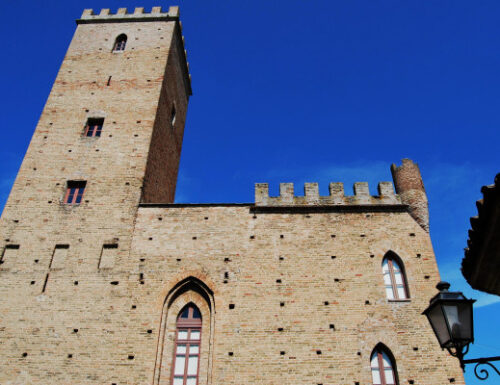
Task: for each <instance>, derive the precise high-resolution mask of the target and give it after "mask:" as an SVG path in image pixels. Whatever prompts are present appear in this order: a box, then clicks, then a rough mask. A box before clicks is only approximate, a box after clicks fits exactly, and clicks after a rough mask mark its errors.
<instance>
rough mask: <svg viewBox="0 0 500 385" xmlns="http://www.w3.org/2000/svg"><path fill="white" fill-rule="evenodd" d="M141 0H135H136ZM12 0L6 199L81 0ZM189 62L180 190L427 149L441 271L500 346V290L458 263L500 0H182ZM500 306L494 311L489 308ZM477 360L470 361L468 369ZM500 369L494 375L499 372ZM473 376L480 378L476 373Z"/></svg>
mask: <svg viewBox="0 0 500 385" xmlns="http://www.w3.org/2000/svg"><path fill="white" fill-rule="evenodd" d="M136 1H137V0H136ZM141 1H142V2H140V3H137V2H131V1H128V0H127V1H125V0H123V1H120V2H117V1H115V0H108V1H95V0H86V1H80V0H78V1H75V0H73V1H70V2H67V1H54V0H53V1H50V0H49V1H43V2H41V1H33V0H26V1H16V2H6V1H4V2H1V3H0V12H1V14H3V15H4V18H3V20H2V23H1V24H0V32H1V35H2V42H3V49H2V57H3V60H2V61H1V63H0V68H1V73H2V74H3V76H2V90H3V92H2V95H3V97H2V103H1V104H0V112H1V116H2V123H3V125H2V126H3V127H2V128H3V129H2V141H1V142H0V157H1V162H2V165H3V167H2V168H1V170H0V207H3V204H4V203H5V200H6V197H7V195H8V193H9V190H10V187H11V185H12V183H13V180H14V177H15V175H16V173H17V170H18V168H19V166H20V163H21V161H22V158H23V156H24V152H25V151H26V148H27V146H28V143H29V140H30V137H31V135H32V132H33V130H34V128H35V126H36V122H37V120H38V118H39V115H40V113H41V110H42V108H43V105H44V103H45V101H46V98H47V96H48V93H49V91H50V87H51V84H52V82H53V80H54V78H55V76H56V74H57V70H58V68H59V65H60V63H61V61H62V59H63V57H64V54H65V51H66V48H67V46H68V44H69V42H70V39H71V36H72V34H73V31H74V28H75V24H74V19H76V18H77V17H79V15H80V14H81V11H82V10H83V8H94V9H96V10H99V9H100V8H111V9H112V10H113V11H116V9H117V8H118V7H122V6H125V7H128V8H129V9H132V8H133V7H135V6H144V7H146V9H147V10H148V11H149V10H150V8H151V6H153V5H164V7H165V8H166V7H168V5H170V4H159V3H156V2H151V1H149V0H141ZM176 4H179V5H180V6H181V18H182V22H183V25H184V35H185V37H186V48H187V50H188V60H189V62H190V68H191V73H192V77H193V93H194V94H193V96H192V98H191V101H190V106H189V110H188V117H187V124H186V131H185V138H184V148H183V153H182V160H181V168H180V175H179V184H178V193H177V201H178V202H252V201H253V184H254V182H269V183H270V185H271V192H272V193H277V191H278V184H279V183H280V182H294V183H296V190H299V191H300V190H301V189H302V186H301V185H302V183H304V182H319V183H320V192H322V193H323V194H326V193H327V184H328V182H330V181H342V182H344V183H345V186H346V191H350V189H351V187H350V186H351V185H352V183H354V182H355V181H368V182H370V186H371V187H370V188H371V191H372V192H373V193H375V192H376V191H375V189H376V184H377V182H378V181H383V180H391V175H390V170H389V166H390V164H391V163H393V162H398V163H399V162H400V160H401V159H402V158H404V157H408V158H411V159H413V160H415V161H416V162H418V163H419V165H420V168H421V171H422V174H423V178H424V182H425V186H426V189H427V193H428V196H429V201H430V215H431V235H432V239H433V244H434V247H435V252H436V256H437V259H438V263H439V267H440V271H441V274H442V277H443V278H444V279H447V280H449V281H450V282H451V283H452V288H453V289H459V290H462V291H464V292H465V293H466V294H467V295H469V296H472V297H474V298H476V299H478V302H477V306H476V310H475V322H476V328H475V330H476V341H477V343H476V345H475V346H474V347H473V348H472V350H471V353H470V354H469V356H471V357H475V356H479V355H500V336H499V333H498V327H495V324H496V323H498V319H500V297H498V296H489V295H486V294H484V293H480V292H475V291H472V290H471V289H470V288H469V286H468V285H467V284H466V282H465V280H464V279H463V277H462V276H461V273H460V262H461V259H462V257H463V248H464V247H465V245H466V240H467V230H468V228H469V222H468V221H469V217H470V216H473V215H475V214H476V208H475V201H476V200H477V199H479V198H481V194H480V187H481V186H482V185H484V184H490V183H492V182H493V178H494V176H495V174H496V173H497V172H500V167H499V165H500V159H499V158H500V155H499V151H498V140H499V139H500V134H499V127H500V114H499V113H498V106H499V102H500V77H499V68H500V49H499V47H500V44H499V42H500V23H499V22H498V15H499V14H500V2H498V1H480V2H477V1H468V2H465V1H459V0H455V1H444V0H443V1H427V2H408V1H372V0H369V1H356V0H353V1H332V0H328V1H327V0H325V1H316V0H312V1H303V0H302V1H299V0H287V1H278V0H275V1H269V0H260V1H259V0H253V1H246V0H239V1H216V2H215V1H207V0H204V1H201V0H189V1H177V2H176ZM492 320H497V322H492ZM471 371H472V368H470V369H469V373H470V372H471ZM495 381H498V379H495V378H493V379H491V380H490V381H488V383H489V384H492V383H494V382H495ZM472 382H473V381H470V383H472Z"/></svg>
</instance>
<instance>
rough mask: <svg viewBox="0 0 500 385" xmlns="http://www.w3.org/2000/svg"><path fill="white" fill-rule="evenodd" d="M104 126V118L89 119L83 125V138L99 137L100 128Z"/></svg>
mask: <svg viewBox="0 0 500 385" xmlns="http://www.w3.org/2000/svg"><path fill="white" fill-rule="evenodd" d="M103 125H104V118H89V119H87V124H86V125H85V131H84V136H87V137H90V138H92V137H99V136H101V132H102V126H103Z"/></svg>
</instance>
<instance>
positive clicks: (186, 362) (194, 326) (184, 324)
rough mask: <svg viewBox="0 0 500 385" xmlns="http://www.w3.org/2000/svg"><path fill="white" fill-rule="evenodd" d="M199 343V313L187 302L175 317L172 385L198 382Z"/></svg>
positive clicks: (188, 384)
mask: <svg viewBox="0 0 500 385" xmlns="http://www.w3.org/2000/svg"><path fill="white" fill-rule="evenodd" d="M200 343H201V313H200V310H199V309H198V308H197V307H196V306H195V305H193V304H188V305H186V307H184V309H182V310H181V311H180V313H179V316H178V317H177V332H176V339H175V349H174V362H173V365H172V369H173V373H172V385H196V384H197V383H198V374H199V362H200Z"/></svg>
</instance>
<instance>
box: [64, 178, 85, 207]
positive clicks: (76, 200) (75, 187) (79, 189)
mask: <svg viewBox="0 0 500 385" xmlns="http://www.w3.org/2000/svg"><path fill="white" fill-rule="evenodd" d="M86 185H87V182H86V181H80V180H79V181H68V185H67V187H66V195H65V196H64V203H65V204H68V205H78V204H80V203H81V202H82V198H83V193H84V192H85V187H86Z"/></svg>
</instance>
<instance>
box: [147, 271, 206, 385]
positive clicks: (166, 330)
mask: <svg viewBox="0 0 500 385" xmlns="http://www.w3.org/2000/svg"><path fill="white" fill-rule="evenodd" d="M190 303H192V304H194V305H195V306H196V307H197V308H198V309H199V310H200V312H201V315H202V340H201V344H200V346H201V347H200V351H201V354H200V372H199V381H198V385H210V384H211V372H212V361H213V360H212V346H213V335H214V313H215V304H214V297H213V291H212V290H211V289H210V287H209V286H208V285H206V284H205V282H203V281H202V280H200V279H198V278H197V277H194V276H188V277H186V278H184V279H182V280H180V281H178V282H177V283H176V284H174V285H172V286H171V288H170V289H168V290H167V294H166V295H165V297H164V301H163V307H162V314H161V319H160V324H159V333H158V342H157V349H156V362H155V370H154V377H153V381H152V384H153V385H167V384H168V385H169V384H170V383H171V369H172V363H173V354H174V341H175V332H176V327H177V326H176V324H177V317H178V315H179V313H180V312H181V310H182V309H183V308H184V307H185V306H187V305H188V304H190Z"/></svg>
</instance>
